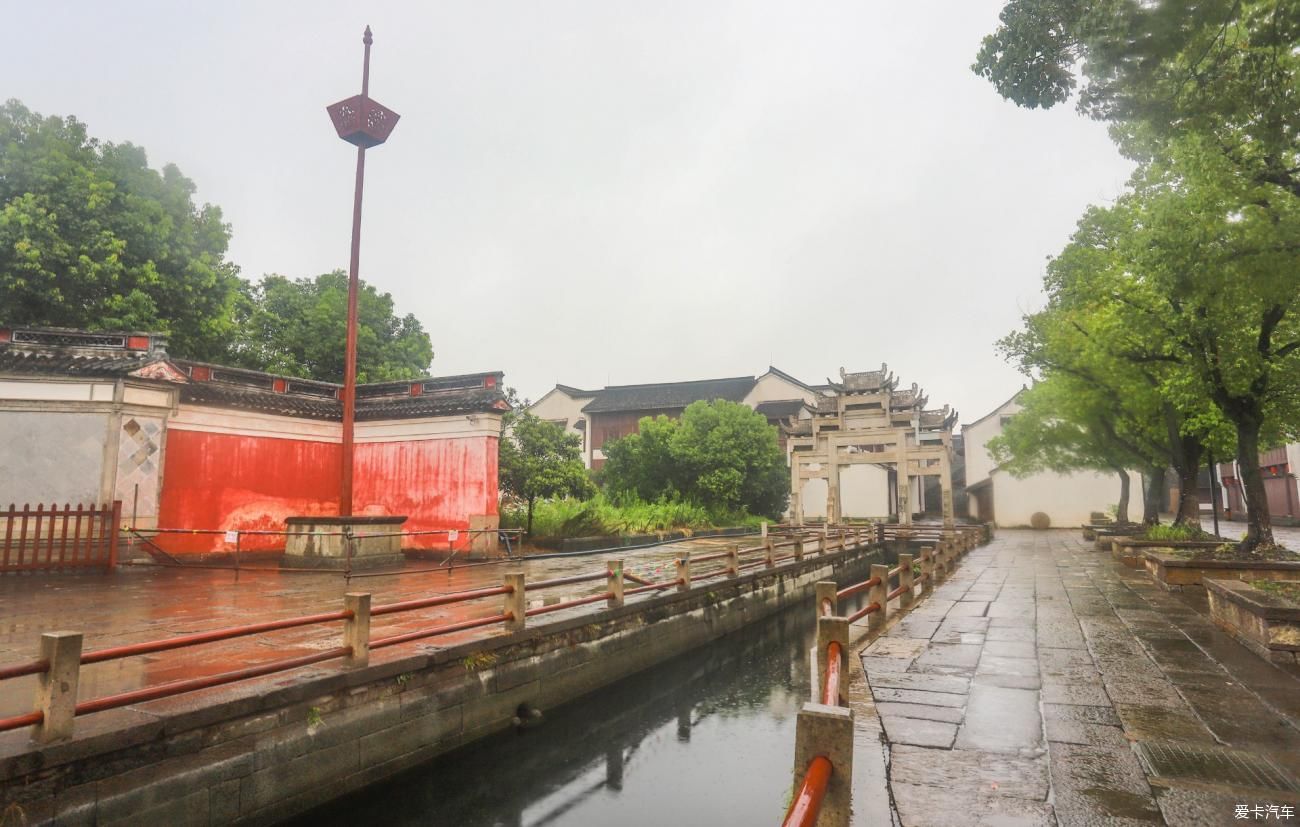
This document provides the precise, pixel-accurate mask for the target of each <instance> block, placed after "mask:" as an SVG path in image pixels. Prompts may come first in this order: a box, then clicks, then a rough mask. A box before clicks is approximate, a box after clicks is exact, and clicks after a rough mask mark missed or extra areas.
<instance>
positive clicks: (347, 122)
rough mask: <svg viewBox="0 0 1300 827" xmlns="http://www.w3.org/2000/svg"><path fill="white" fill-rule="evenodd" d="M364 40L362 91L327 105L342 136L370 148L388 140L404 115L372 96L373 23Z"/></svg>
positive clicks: (348, 140) (351, 142)
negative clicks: (371, 49)
mask: <svg viewBox="0 0 1300 827" xmlns="http://www.w3.org/2000/svg"><path fill="white" fill-rule="evenodd" d="M361 42H362V43H364V44H366V55H365V59H364V63H363V66H362V70H361V94H360V95H353V96H352V97H350V98H346V99H344V100H341V101H339V102H338V103H336V104H333V105H331V106H327V107H326V108H325V109H326V111H327V112H329V116H330V120H332V121H333V122H334V129H335V130H336V131H337V132H338V133H339V137H340V138H342V139H343V140H345V141H347V142H348V143H350V144H352V145H353V146H358V147H362V148H369V147H372V146H379V145H380V144H382V143H383V142H384V141H386V140H388V136H389V135H391V134H392V132H393V127H394V126H397V119H398V118H400V117H401V116H400V115H398V114H397V113H396V112H394V111H393V110H391V109H389V108H388V107H386V106H384V105H383V104H381V103H379V102H378V101H376V100H372V99H371V98H370V44H371V43H373V42H374V38H373V37H372V36H371V34H370V27H369V26H366V33H365V36H364V37H362V39H361Z"/></svg>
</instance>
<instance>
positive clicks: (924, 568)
mask: <svg viewBox="0 0 1300 827" xmlns="http://www.w3.org/2000/svg"><path fill="white" fill-rule="evenodd" d="M921 576H922V580H921V594H929V593H930V591H931V590H932V589H933V588H934V549H933V548H931V547H930V546H925V547H923V548H922V549H921Z"/></svg>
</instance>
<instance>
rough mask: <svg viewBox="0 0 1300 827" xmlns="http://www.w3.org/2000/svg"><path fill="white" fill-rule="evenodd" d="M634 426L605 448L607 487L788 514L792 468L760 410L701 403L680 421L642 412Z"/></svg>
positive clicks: (640, 494) (728, 507) (646, 496)
mask: <svg viewBox="0 0 1300 827" xmlns="http://www.w3.org/2000/svg"><path fill="white" fill-rule="evenodd" d="M638 428H639V432H638V433H636V434H630V435H628V436H626V437H623V438H622V439H619V440H616V441H615V442H613V443H612V444H610V445H608V446H606V448H605V449H604V450H605V456H606V459H605V466H604V468H603V469H602V470H603V479H604V481H605V485H606V487H607V488H609V490H610V491H611V492H613V493H615V494H623V493H631V494H635V495H636V496H638V497H640V498H641V499H644V500H651V501H653V500H659V499H677V498H680V499H683V500H687V501H691V502H696V503H699V504H700V505H703V506H706V507H708V508H713V509H719V510H725V511H730V512H739V511H745V512H748V513H750V514H755V515H762V516H767V517H777V516H779V515H780V514H781V513H782V512H784V511H785V507H786V502H787V500H788V499H789V495H790V489H789V486H790V480H789V471H788V468H787V466H786V463H785V456H784V454H782V452H781V448H780V445H779V443H778V442H777V438H776V429H775V428H773V427H772V426H770V425H768V424H767V420H766V419H765V418H764V417H763V416H762V414H759V413H758V412H756V411H754V410H753V409H751V408H749V407H747V406H745V405H742V404H740V403H737V402H728V401H726V400H717V401H714V402H703V401H700V402H694V403H692V404H691V405H690V406H689V407H687V408H686V410H685V411H684V412H683V413H682V417H681V419H680V420H673V419H668V418H667V417H664V416H660V417H657V418H651V417H645V418H643V419H642V420H641V422H640V423H639V426H638Z"/></svg>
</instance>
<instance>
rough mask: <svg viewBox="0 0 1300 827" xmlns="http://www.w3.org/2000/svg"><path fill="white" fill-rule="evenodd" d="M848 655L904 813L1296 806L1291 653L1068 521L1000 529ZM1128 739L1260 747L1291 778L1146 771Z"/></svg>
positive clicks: (1084, 816)
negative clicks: (1252, 646)
mask: <svg viewBox="0 0 1300 827" xmlns="http://www.w3.org/2000/svg"><path fill="white" fill-rule="evenodd" d="M1298 545H1300V544H1298ZM862 665H863V669H864V670H865V673H866V676H867V679H868V682H869V684H870V688H871V691H872V695H873V698H874V701H875V710H876V713H877V714H878V716H879V719H880V722H881V724H882V725H883V729H884V735H885V739H886V743H887V745H888V750H889V786H890V792H891V794H892V796H893V799H894V804H895V807H896V809H897V813H898V816H899V818H900V819H901V821H902V823H903V824H904V825H907V826H908V827H911V826H912V825H917V827H919V826H920V825H950V824H956V823H960V824H972V825H1039V824H1061V825H1094V824H1107V825H1144V824H1174V825H1213V824H1229V823H1237V824H1240V823H1243V821H1244V822H1247V823H1249V822H1250V821H1272V822H1281V823H1300V817H1297V816H1296V815H1295V814H1296V813H1300V669H1296V668H1287V667H1279V666H1275V665H1273V664H1271V663H1268V662H1265V661H1264V660H1262V659H1260V658H1258V657H1257V656H1255V655H1254V654H1253V653H1252V652H1250V651H1249V650H1248V649H1246V648H1245V647H1243V646H1241V645H1240V644H1238V643H1236V642H1235V641H1234V640H1232V638H1230V637H1228V636H1227V635H1226V634H1225V633H1223V632H1221V631H1220V630H1219V629H1218V628H1217V627H1215V626H1214V624H1213V623H1212V622H1211V621H1210V620H1209V616H1208V610H1207V608H1206V605H1205V597H1204V592H1203V591H1196V592H1192V591H1188V592H1185V593H1171V592H1167V591H1165V590H1163V589H1162V588H1160V587H1159V586H1158V585H1156V584H1155V583H1154V582H1153V581H1151V580H1150V579H1148V578H1147V576H1146V574H1145V572H1138V571H1132V570H1130V569H1126V568H1124V567H1122V566H1119V565H1117V564H1116V563H1115V562H1114V561H1113V560H1112V558H1111V555H1109V554H1105V553H1099V552H1096V551H1094V550H1093V549H1092V546H1091V544H1090V543H1085V542H1083V540H1082V539H1081V538H1080V537H1079V536H1078V532H1073V531H1071V532H1066V531H1048V532H1032V531H1006V530H1004V531H999V532H998V537H997V539H996V540H995V541H994V542H993V543H991V544H989V545H987V546H984V547H982V548H979V549H977V550H975V551H973V552H971V553H970V554H969V555H967V556H966V557H965V558H964V559H963V560H962V562H961V563H960V565H959V566H958V569H957V571H956V572H955V573H954V574H953V575H952V576H951V577H950V578H949V579H948V580H946V581H944V582H943V583H941V584H940V585H939V586H938V587H937V588H936V589H935V590H934V591H933V593H932V594H931V596H930V597H929V598H927V599H925V600H924V601H922V602H921V603H920V604H919V605H918V606H917V607H916V608H915V609H914V610H913V611H912V612H911V613H910V614H909V615H907V616H905V617H903V618H901V619H900V620H899V621H897V622H895V623H894V624H893V625H892V626H890V627H889V628H888V630H887V631H886V633H885V634H884V635H883V636H881V637H879V638H877V639H876V640H874V641H872V642H871V643H870V644H869V645H867V646H866V647H865V648H864V649H863V651H862ZM1140 743H1147V744H1150V745H1155V746H1157V747H1161V748H1164V747H1174V748H1176V749H1173V750H1172V752H1173V753H1178V754H1192V753H1193V752H1194V751H1196V750H1207V749H1208V750H1209V751H1210V752H1211V753H1212V754H1213V757H1215V759H1216V760H1228V759H1229V758H1231V757H1233V756H1235V758H1232V760H1236V761H1238V762H1242V761H1244V762H1246V763H1249V762H1250V761H1251V760H1254V759H1257V758H1263V759H1266V760H1267V761H1268V762H1271V764H1272V765H1273V767H1276V768H1277V769H1279V770H1280V771H1281V773H1282V774H1283V779H1284V781H1286V782H1288V783H1290V784H1293V785H1295V787H1294V790H1292V791H1284V790H1278V789H1273V788H1271V787H1267V786H1265V785H1264V784H1263V783H1262V782H1261V783H1260V784H1259V785H1257V786H1248V785H1247V783H1246V781H1243V779H1247V780H1249V778H1251V777H1253V778H1256V779H1258V778H1260V777H1262V776H1260V775H1258V774H1256V775H1254V776H1249V775H1240V777H1238V774H1237V773H1236V772H1235V770H1234V772H1231V773H1229V772H1226V771H1225V772H1220V773H1218V774H1217V775H1215V774H1207V773H1206V772H1204V771H1199V772H1198V771H1196V770H1195V768H1191V769H1188V770H1186V771H1184V770H1182V769H1178V768H1176V767H1162V768H1155V770H1153V769H1152V768H1151V767H1148V766H1147V765H1146V764H1144V763H1143V761H1142V760H1141V759H1140V757H1139V755H1138V751H1137V749H1135V745H1137V744H1140ZM1227 748H1233V749H1235V750H1239V751H1241V752H1233V753H1229V752H1227V751H1226V749H1227ZM1166 752H1167V753H1168V752H1171V751H1170V750H1166ZM1233 766H1234V767H1235V766H1236V765H1233ZM1256 769H1258V768H1256ZM1153 772H1154V773H1155V774H1153ZM1241 772H1242V773H1248V772H1249V769H1248V768H1243V769H1241ZM1230 776H1231V777H1230ZM1241 806H1245V807H1247V808H1248V809H1247V811H1246V816H1245V817H1244V818H1243V817H1242V816H1241V814H1240V812H1239V807H1241ZM1256 808H1260V809H1256ZM1288 808H1289V811H1290V813H1291V814H1292V815H1291V817H1290V818H1289V819H1287V818H1284V816H1285V815H1286V813H1287V812H1288Z"/></svg>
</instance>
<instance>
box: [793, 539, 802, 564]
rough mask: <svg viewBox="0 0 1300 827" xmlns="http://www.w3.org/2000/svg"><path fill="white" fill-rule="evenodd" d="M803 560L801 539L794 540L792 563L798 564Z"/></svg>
mask: <svg viewBox="0 0 1300 827" xmlns="http://www.w3.org/2000/svg"><path fill="white" fill-rule="evenodd" d="M802 559H803V538H802V537H796V538H794V561H795V562H796V563H798V562H799V561H800V560H802Z"/></svg>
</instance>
